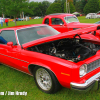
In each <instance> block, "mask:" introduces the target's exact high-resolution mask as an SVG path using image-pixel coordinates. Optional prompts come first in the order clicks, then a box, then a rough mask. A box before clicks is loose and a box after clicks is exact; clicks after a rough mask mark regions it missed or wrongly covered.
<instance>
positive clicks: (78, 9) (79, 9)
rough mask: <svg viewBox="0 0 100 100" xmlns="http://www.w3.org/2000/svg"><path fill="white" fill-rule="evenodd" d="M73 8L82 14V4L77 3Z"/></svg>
mask: <svg viewBox="0 0 100 100" xmlns="http://www.w3.org/2000/svg"><path fill="white" fill-rule="evenodd" d="M75 8H76V11H77V12H82V3H81V1H78V2H76V3H75Z"/></svg>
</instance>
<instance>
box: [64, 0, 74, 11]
mask: <svg viewBox="0 0 100 100" xmlns="http://www.w3.org/2000/svg"><path fill="white" fill-rule="evenodd" d="M69 7H70V13H73V12H75V11H76V10H75V6H74V5H73V3H72V2H70V3H69ZM66 10H67V9H66V2H65V4H64V12H65V13H66V12H67V11H66Z"/></svg>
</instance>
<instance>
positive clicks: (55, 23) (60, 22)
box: [51, 18, 64, 25]
mask: <svg viewBox="0 0 100 100" xmlns="http://www.w3.org/2000/svg"><path fill="white" fill-rule="evenodd" d="M51 23H52V25H60V24H64V22H63V21H62V20H61V19H60V18H52V19H51Z"/></svg>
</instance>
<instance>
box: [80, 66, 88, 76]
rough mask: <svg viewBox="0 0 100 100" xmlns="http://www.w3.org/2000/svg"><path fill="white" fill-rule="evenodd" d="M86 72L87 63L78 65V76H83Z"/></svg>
mask: <svg viewBox="0 0 100 100" xmlns="http://www.w3.org/2000/svg"><path fill="white" fill-rule="evenodd" d="M86 73H87V65H86V64H84V65H82V66H81V67H80V71H79V74H80V77H82V76H84V75H85V74H86Z"/></svg>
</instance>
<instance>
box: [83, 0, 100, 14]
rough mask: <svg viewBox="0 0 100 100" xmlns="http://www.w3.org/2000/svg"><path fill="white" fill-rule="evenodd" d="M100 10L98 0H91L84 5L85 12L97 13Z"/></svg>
mask: <svg viewBox="0 0 100 100" xmlns="http://www.w3.org/2000/svg"><path fill="white" fill-rule="evenodd" d="M97 11H99V2H98V0H89V1H88V3H87V4H86V5H85V7H84V13H85V14H88V13H96V12H97Z"/></svg>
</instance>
